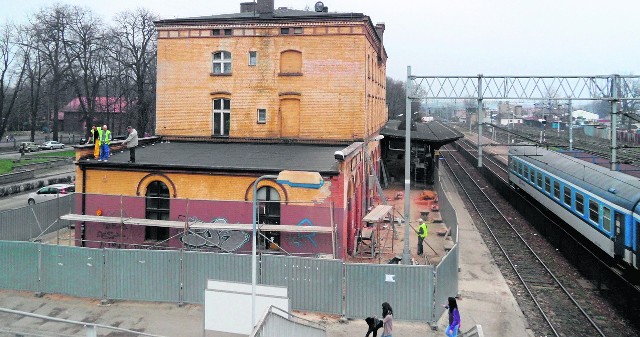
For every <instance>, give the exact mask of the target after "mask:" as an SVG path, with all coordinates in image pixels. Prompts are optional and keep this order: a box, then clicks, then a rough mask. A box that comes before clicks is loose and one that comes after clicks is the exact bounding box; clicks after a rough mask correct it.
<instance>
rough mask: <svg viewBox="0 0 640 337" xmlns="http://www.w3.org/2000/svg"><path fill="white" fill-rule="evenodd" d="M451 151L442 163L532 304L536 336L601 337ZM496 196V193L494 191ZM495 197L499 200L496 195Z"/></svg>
mask: <svg viewBox="0 0 640 337" xmlns="http://www.w3.org/2000/svg"><path fill="white" fill-rule="evenodd" d="M459 156H460V155H459V154H458V155H455V152H454V151H450V152H445V154H444V157H445V161H444V162H445V163H446V165H447V167H448V168H449V170H450V171H451V172H452V174H453V176H454V177H455V179H456V180H457V181H458V183H459V187H460V188H461V189H462V190H463V192H464V194H465V195H466V196H467V197H468V199H469V201H470V202H471V203H472V205H473V208H474V209H475V211H476V212H477V215H478V217H479V218H480V219H481V221H482V222H483V223H484V226H485V227H486V229H487V230H488V232H489V233H490V235H491V237H492V238H493V240H494V242H495V244H496V245H497V246H498V247H499V250H500V251H501V252H502V254H503V255H504V257H505V259H506V261H507V263H508V265H509V266H510V268H511V270H512V271H513V273H514V274H515V275H516V277H517V279H518V280H519V282H520V283H521V285H522V287H523V288H524V289H525V291H526V293H527V294H528V296H529V297H530V299H531V301H532V302H533V303H534V305H535V307H536V308H537V311H538V316H539V317H541V318H542V320H543V321H544V322H545V325H539V326H536V327H534V329H535V330H539V331H535V332H536V335H553V336H605V334H604V332H603V331H602V330H601V329H600V328H599V326H598V324H597V323H596V322H595V321H594V319H593V318H592V317H591V316H590V315H589V314H588V313H587V311H586V310H585V309H584V308H583V307H582V306H581V305H580V304H579V303H578V302H577V301H576V299H575V298H574V297H573V296H572V294H571V291H569V290H568V289H567V288H566V287H565V285H564V284H563V281H561V280H560V279H559V278H558V277H557V276H556V275H555V274H554V272H552V270H551V269H550V268H549V267H548V266H547V265H546V264H545V263H544V262H543V261H542V259H541V258H540V257H539V256H538V255H537V254H536V253H535V252H534V250H533V249H532V248H531V246H530V245H529V244H528V243H527V241H526V240H525V239H524V238H523V237H522V236H521V235H520V233H518V231H517V230H516V228H515V227H514V225H512V223H511V222H510V220H509V219H508V217H507V216H505V215H503V213H502V212H501V211H500V208H499V207H498V206H497V205H496V203H494V202H493V201H492V200H494V199H496V195H490V194H489V192H487V190H489V188H488V187H487V184H484V183H481V184H482V186H480V185H479V184H478V183H477V181H478V180H480V179H478V176H479V173H477V171H476V172H475V174H473V173H472V171H475V169H474V168H473V166H472V165H470V164H469V163H468V162H467V161H466V160H464V159H460V158H459ZM495 194H497V192H495ZM497 198H500V197H499V196H498V197H497Z"/></svg>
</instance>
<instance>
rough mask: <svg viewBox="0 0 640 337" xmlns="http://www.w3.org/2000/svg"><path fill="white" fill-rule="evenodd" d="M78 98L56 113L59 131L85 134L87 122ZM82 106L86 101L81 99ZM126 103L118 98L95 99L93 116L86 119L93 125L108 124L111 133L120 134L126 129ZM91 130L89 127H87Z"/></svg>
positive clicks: (86, 103)
mask: <svg viewBox="0 0 640 337" xmlns="http://www.w3.org/2000/svg"><path fill="white" fill-rule="evenodd" d="M80 102H81V101H80V99H79V98H77V97H76V98H74V99H72V100H71V101H70V102H69V103H67V104H66V105H65V106H64V107H63V108H62V109H61V110H60V111H58V128H59V131H66V132H82V133H86V132H87V125H86V124H87V121H86V119H85V116H84V113H83V111H82V108H81V104H80ZM82 104H84V106H85V107H87V106H88V99H87V98H86V97H82ZM127 105H128V104H127V102H126V101H125V100H124V99H122V98H118V97H104V96H101V97H95V100H94V103H93V106H94V109H95V111H94V114H93V115H91V116H89V117H88V118H89V119H90V120H91V121H92V123H94V124H108V125H109V126H110V128H111V129H112V131H114V130H115V132H117V133H118V134H122V133H123V132H122V131H123V130H126V128H127ZM89 128H91V126H89Z"/></svg>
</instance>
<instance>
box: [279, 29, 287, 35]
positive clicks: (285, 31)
mask: <svg viewBox="0 0 640 337" xmlns="http://www.w3.org/2000/svg"><path fill="white" fill-rule="evenodd" d="M280 34H282V35H286V34H289V28H280Z"/></svg>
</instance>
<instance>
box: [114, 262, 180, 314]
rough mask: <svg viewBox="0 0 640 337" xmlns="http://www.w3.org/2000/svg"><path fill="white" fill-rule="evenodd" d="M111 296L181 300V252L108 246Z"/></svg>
mask: <svg viewBox="0 0 640 337" xmlns="http://www.w3.org/2000/svg"><path fill="white" fill-rule="evenodd" d="M105 265H106V269H107V273H106V286H107V298H108V299H122V300H141V301H163V302H178V301H179V293H180V252H179V251H153V250H134V249H127V250H120V249H106V254H105Z"/></svg>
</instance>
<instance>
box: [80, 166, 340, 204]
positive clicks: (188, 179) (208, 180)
mask: <svg viewBox="0 0 640 337" xmlns="http://www.w3.org/2000/svg"><path fill="white" fill-rule="evenodd" d="M76 175H77V176H78V177H82V171H81V169H80V168H78V169H76ZM85 179H87V186H86V188H84V189H83V182H82V180H79V181H77V182H76V191H78V192H81V191H83V192H84V193H87V194H102V195H122V196H140V197H142V198H144V196H145V192H146V190H147V186H148V185H149V184H150V183H151V182H153V181H161V182H163V183H164V184H165V185H167V187H168V188H169V195H170V196H171V198H177V199H197V200H217V201H226V200H228V201H251V200H253V190H252V187H253V183H254V181H255V180H256V177H255V176H243V175H224V174H220V175H211V174H194V173H167V172H164V173H162V174H153V173H148V172H140V171H124V170H118V171H115V170H100V169H90V170H86V177H85ZM194 181H195V182H197V183H194ZM331 184H332V180H331V179H328V178H327V179H326V180H325V183H324V185H323V187H322V188H321V189H307V188H291V187H289V186H287V185H279V184H277V183H276V182H274V181H272V180H263V181H262V182H260V184H259V186H258V188H260V187H262V186H271V187H273V188H275V189H276V190H277V191H278V193H279V194H280V196H281V198H282V199H283V200H286V201H287V202H295V203H313V202H324V201H325V200H326V199H327V198H328V197H329V196H330V194H331V193H330V191H329V189H330V188H331Z"/></svg>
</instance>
